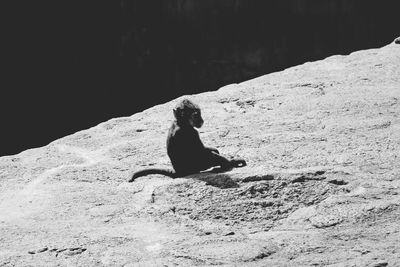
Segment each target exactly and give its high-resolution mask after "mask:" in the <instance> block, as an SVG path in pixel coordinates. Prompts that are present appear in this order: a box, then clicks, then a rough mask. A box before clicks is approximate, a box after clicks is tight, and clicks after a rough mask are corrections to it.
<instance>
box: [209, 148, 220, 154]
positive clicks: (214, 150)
mask: <svg viewBox="0 0 400 267" xmlns="http://www.w3.org/2000/svg"><path fill="white" fill-rule="evenodd" d="M206 150H208V151H210V152H214V153H217V154H219V151H218V149H216V148H213V147H206Z"/></svg>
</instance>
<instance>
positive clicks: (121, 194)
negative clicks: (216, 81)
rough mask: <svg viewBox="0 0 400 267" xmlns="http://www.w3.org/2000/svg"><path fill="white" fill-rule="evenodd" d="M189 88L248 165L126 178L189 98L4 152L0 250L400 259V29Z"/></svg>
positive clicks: (100, 257)
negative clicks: (328, 53) (253, 75)
mask: <svg viewBox="0 0 400 267" xmlns="http://www.w3.org/2000/svg"><path fill="white" fill-rule="evenodd" d="M190 98H191V99H192V100H193V101H194V102H197V103H198V104H199V105H200V106H201V107H202V109H203V116H204V119H205V125H204V126H203V128H202V129H201V131H200V134H201V137H202V139H203V142H204V143H205V144H206V145H209V146H215V147H217V148H218V149H219V150H220V152H221V153H222V154H225V155H228V156H235V157H243V158H245V159H246V160H247V162H248V166H247V167H245V168H241V169H235V170H233V171H230V172H226V173H219V174H209V173H208V174H207V173H204V174H198V175H192V176H191V177H186V178H180V179H170V178H167V177H163V176H157V175H154V176H149V177H145V178H140V179H138V180H137V181H136V182H134V183H127V182H126V180H127V179H128V178H129V175H130V174H131V173H132V172H133V171H134V170H137V169H140V168H143V167H146V166H160V167H169V166H170V165H169V160H168V157H167V155H166V152H165V144H164V143H165V137H166V132H167V129H168V127H169V125H170V123H171V121H172V111H171V109H172V107H173V106H174V105H175V103H176V102H177V101H179V99H177V100H175V101H172V102H170V103H166V104H164V105H160V106H156V107H153V108H151V109H148V110H145V111H143V112H141V113H137V114H134V115H132V116H131V117H126V118H117V119H113V120H110V121H107V122H104V123H102V124H100V125H98V126H96V127H93V128H91V129H88V130H85V131H81V132H78V133H76V134H74V135H71V136H67V137H65V138H62V139H59V140H56V141H54V142H52V143H51V144H49V145H48V146H45V147H42V148H37V149H31V150H27V151H25V152H23V153H21V154H18V155H15V156H7V157H2V158H0V229H1V232H0V241H1V242H0V266H43V265H44V266H55V265H58V266H122V265H124V266H175V265H181V266H193V265H226V266H232V265H237V266H326V265H330V266H397V265H400V242H399V241H400V195H399V193H400V163H399V162H400V161H399V150H400V118H399V114H400V45H398V44H395V43H392V44H390V45H388V46H385V47H383V48H380V49H372V50H366V51H360V52H355V53H352V54H351V55H348V56H333V57H330V58H327V59H325V60H322V61H317V62H312V63H305V64H303V65H301V66H297V67H293V68H290V69H287V70H285V71H282V72H278V73H273V74H270V75H266V76H263V77H260V78H257V79H254V80H251V81H247V82H244V83H241V84H234V85H229V86H226V87H223V88H221V89H220V90H218V91H217V92H210V93H203V94H200V95H195V96H190Z"/></svg>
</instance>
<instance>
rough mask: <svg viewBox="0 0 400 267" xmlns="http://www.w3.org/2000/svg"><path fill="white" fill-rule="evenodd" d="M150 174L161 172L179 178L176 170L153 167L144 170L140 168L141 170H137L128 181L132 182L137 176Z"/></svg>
mask: <svg viewBox="0 0 400 267" xmlns="http://www.w3.org/2000/svg"><path fill="white" fill-rule="evenodd" d="M150 174H161V175H166V176H168V177H171V178H177V177H178V175H177V174H176V172H174V171H173V170H169V169H157V168H151V169H144V170H140V171H137V172H135V173H134V174H133V175H132V178H131V179H129V181H128V182H129V183H131V182H133V181H135V179H136V178H139V177H141V176H146V175H150Z"/></svg>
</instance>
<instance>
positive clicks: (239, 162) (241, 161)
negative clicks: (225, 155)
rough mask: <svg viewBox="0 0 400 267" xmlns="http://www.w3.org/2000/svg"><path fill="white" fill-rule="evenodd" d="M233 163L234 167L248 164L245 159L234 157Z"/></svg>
mask: <svg viewBox="0 0 400 267" xmlns="http://www.w3.org/2000/svg"><path fill="white" fill-rule="evenodd" d="M231 164H232V167H234V168H241V167H244V166H246V165H247V164H246V161H245V160H244V159H233V160H231Z"/></svg>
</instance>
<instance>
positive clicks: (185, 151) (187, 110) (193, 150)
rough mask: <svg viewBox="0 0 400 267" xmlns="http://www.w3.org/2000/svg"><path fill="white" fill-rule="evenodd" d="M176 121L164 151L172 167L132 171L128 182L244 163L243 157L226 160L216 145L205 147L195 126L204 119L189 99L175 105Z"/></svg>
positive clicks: (237, 165) (176, 175)
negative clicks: (147, 177)
mask: <svg viewBox="0 0 400 267" xmlns="http://www.w3.org/2000/svg"><path fill="white" fill-rule="evenodd" d="M173 111H174V116H175V120H174V122H173V123H172V125H171V127H170V129H169V132H168V137H167V153H168V156H169V158H170V160H171V163H172V166H173V168H174V170H170V169H161V168H149V169H144V170H140V171H138V172H135V173H134V174H133V175H132V177H131V179H129V182H133V181H134V180H135V179H136V178H138V177H141V176H145V175H150V174H162V175H166V176H169V177H171V178H177V177H183V176H187V175H189V174H195V173H199V172H201V171H204V170H207V169H210V168H212V167H220V168H219V170H220V171H227V170H230V169H232V168H238V167H243V166H246V162H245V161H244V160H243V159H233V160H229V159H227V158H225V157H223V156H221V155H220V154H219V151H218V150H217V149H216V148H211V147H205V146H204V145H203V143H202V142H201V140H200V136H199V133H198V132H197V130H196V129H195V128H200V127H201V126H202V125H203V123H204V121H203V118H202V117H201V110H200V107H199V106H198V105H196V104H194V103H193V102H192V101H190V100H188V99H184V100H182V101H181V102H179V103H178V105H177V106H176V107H175V108H174V110H173Z"/></svg>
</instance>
